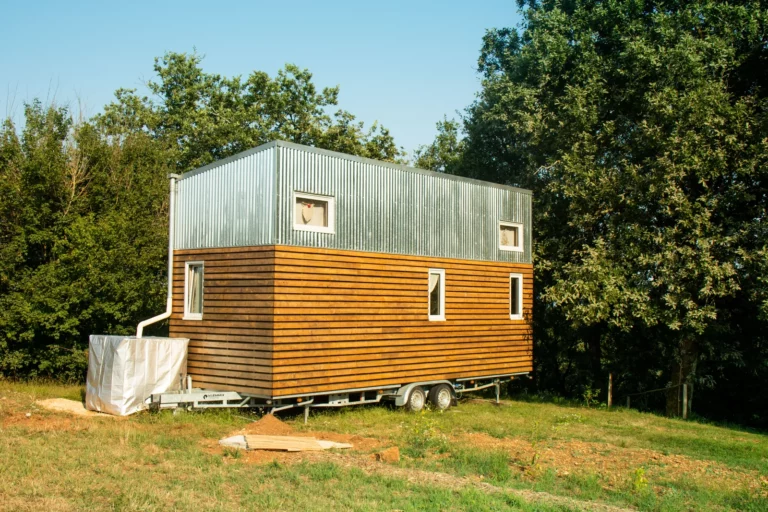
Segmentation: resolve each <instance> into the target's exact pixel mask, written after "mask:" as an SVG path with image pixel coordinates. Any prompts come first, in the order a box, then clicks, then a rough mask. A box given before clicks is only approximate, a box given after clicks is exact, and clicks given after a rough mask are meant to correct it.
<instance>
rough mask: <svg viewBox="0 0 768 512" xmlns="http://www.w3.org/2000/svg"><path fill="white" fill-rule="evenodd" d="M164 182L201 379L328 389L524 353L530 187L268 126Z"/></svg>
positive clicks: (179, 302)
mask: <svg viewBox="0 0 768 512" xmlns="http://www.w3.org/2000/svg"><path fill="white" fill-rule="evenodd" d="M172 186H175V187H176V189H175V194H176V201H175V205H174V206H173V208H174V211H173V218H174V220H173V226H172V228H173V229H172V232H173V236H172V240H171V242H172V248H173V250H172V254H173V256H172V258H173V259H172V265H173V279H172V284H173V289H172V292H173V295H172V296H173V300H172V310H171V316H170V335H171V336H172V337H180V338H188V339H189V340H190V341H189V349H188V360H187V365H188V366H187V371H188V373H189V375H191V376H192V378H193V379H194V382H195V383H196V384H197V385H198V386H200V387H202V388H204V389H211V390H221V391H236V392H239V393H241V394H243V395H246V396H254V397H261V398H264V399H267V400H269V401H276V402H275V403H279V402H280V401H281V400H285V401H289V400H290V399H298V400H302V399H304V400H309V399H312V400H314V401H315V403H323V402H325V403H330V404H333V403H335V402H334V401H336V400H338V401H340V403H341V402H343V400H344V399H342V398H340V397H348V396H349V394H350V393H352V394H353V395H354V396H357V394H359V395H360V397H361V399H365V397H366V393H374V394H376V393H378V394H382V393H385V391H386V390H393V389H401V388H403V386H406V385H414V386H415V387H418V388H420V389H421V390H422V398H423V397H424V396H426V395H425V393H426V392H428V391H429V390H430V387H434V386H436V385H437V384H436V383H448V384H450V387H451V392H452V393H453V392H455V390H461V389H469V388H470V386H469V383H472V385H476V384H475V383H476V382H478V383H479V382H481V381H488V382H490V381H491V380H493V381H494V382H498V380H499V379H503V378H508V377H511V376H516V375H524V374H527V373H528V372H530V371H531V370H532V338H531V324H530V322H531V313H532V295H533V266H532V262H531V193H530V192H529V191H526V190H522V189H518V188H514V187H508V186H503V185H497V184H492V183H486V182H482V181H477V180H472V179H467V178H461V177H457V176H451V175H446V174H442V173H436V172H431V171H425V170H420V169H414V168H410V167H406V166H402V165H397V164H392V163H386V162H379V161H375V160H369V159H365V158H359V157H355V156H350V155H345V154H341V153H336V152H331V151H325V150H321V149H316V148H311V147H307V146H301V145H297V144H293V143H287V142H281V141H275V142H271V143H268V144H265V145H263V146H259V147H257V148H254V149H251V150H249V151H245V152H243V153H240V154H237V155H234V156H232V157H230V158H226V159H224V160H221V161H218V162H214V163H212V164H210V165H208V166H205V167H202V168H199V169H196V170H194V171H190V172H188V173H186V174H184V175H183V176H181V177H180V178H179V179H178V180H176V181H175V184H174V185H172ZM462 383H464V384H462ZM358 392H359V393H358ZM416 408H418V404H416Z"/></svg>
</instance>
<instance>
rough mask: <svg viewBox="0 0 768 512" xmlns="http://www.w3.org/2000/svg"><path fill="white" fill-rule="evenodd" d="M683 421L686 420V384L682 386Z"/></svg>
mask: <svg viewBox="0 0 768 512" xmlns="http://www.w3.org/2000/svg"><path fill="white" fill-rule="evenodd" d="M683 419H684V420H686V419H688V384H683Z"/></svg>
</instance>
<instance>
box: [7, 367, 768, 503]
mask: <svg viewBox="0 0 768 512" xmlns="http://www.w3.org/2000/svg"><path fill="white" fill-rule="evenodd" d="M81 396H82V387H81V386H60V385H55V384H49V383H28V384H21V383H8V382H3V381H0V425H1V426H0V461H2V469H0V475H2V477H1V478H0V510H46V512H56V511H59V510H86V509H87V510H131V511H132V510H136V511H138V510H271V509H275V510H329V509H330V510H544V511H546V510H568V509H569V508H568V507H569V505H568V504H567V502H566V503H565V504H564V502H562V501H558V500H557V499H549V498H547V497H546V496H544V497H534V498H535V499H534V498H531V496H530V495H528V494H522V495H521V494H520V493H521V491H526V492H529V491H539V492H545V493H549V494H551V495H560V496H563V497H568V498H574V499H576V500H581V501H585V502H591V501H599V502H605V503H609V504H613V505H617V506H623V507H636V508H638V509H640V510H671V511H675V510H681V511H682V510H754V511H757V510H768V479H766V477H765V475H768V436H766V435H764V434H761V433H755V432H748V431H745V430H741V429H735V428H725V427H722V426H717V425H712V424H706V423H697V422H684V421H681V420H670V419H666V418H662V417H658V416H655V415H652V414H643V413H638V412H635V411H626V410H622V409H617V410H612V411H605V410H598V409H586V408H582V407H574V406H571V405H562V404H552V403H532V402H519V401H507V402H505V404H504V405H503V406H501V407H497V406H495V405H492V404H490V403H476V402H465V403H462V404H460V406H459V407H456V408H452V409H450V410H449V411H447V412H444V413H436V412H425V413H423V414H408V413H406V412H404V411H402V410H399V409H392V408H387V407H382V406H376V407H359V408H347V409H339V410H330V411H322V412H315V411H313V413H312V415H311V417H310V422H309V425H307V426H306V427H305V426H304V425H303V424H302V418H301V416H283V417H282V419H283V420H284V421H287V422H289V423H291V425H292V426H293V427H294V428H295V429H298V430H302V429H306V430H314V431H332V432H340V433H348V434H356V435H360V436H363V437H373V438H376V439H378V440H380V441H381V442H382V446H388V445H396V446H398V447H399V448H400V451H401V453H402V455H403V457H402V459H401V461H400V462H399V463H397V464H395V465H391V466H388V465H386V464H383V463H380V464H379V465H378V466H376V468H382V470H381V471H380V470H379V469H375V468H374V470H373V472H371V471H369V470H368V469H369V468H367V467H366V471H363V470H362V469H360V468H359V467H356V462H355V461H357V460H361V461H362V460H365V455H366V454H364V453H354V452H353V453H344V454H343V455H339V456H336V458H333V457H327V458H326V459H327V460H325V459H324V458H323V457H318V458H313V459H309V460H304V461H303V462H294V463H258V464H257V463H254V462H253V461H252V459H250V458H249V456H248V454H244V453H243V452H241V451H239V450H232V449H228V450H223V449H220V448H219V447H218V446H217V444H216V442H217V440H218V439H220V438H222V437H224V436H226V435H228V434H229V433H230V432H232V431H234V430H237V429H239V428H241V427H242V426H244V425H245V424H247V423H248V422H249V421H253V420H254V419H257V418H258V416H257V415H255V414H253V413H249V412H247V411H241V410H218V411H216V410H210V411H206V412H202V413H183V414H177V415H174V414H172V413H171V412H169V411H164V412H162V413H158V414H149V413H141V414H138V415H135V416H132V417H130V418H127V419H111V418H87V419H82V418H75V417H70V416H67V415H65V414H59V413H52V412H47V411H43V410H40V409H39V408H37V407H36V406H35V404H34V402H35V400H39V399H43V398H50V397H65V398H70V399H75V400H79V399H80V397H81ZM26 413H30V414H31V415H32V417H31V418H26V417H25V414H26ZM473 435H474V436H475V437H471V436H473ZM468 436H469V437H468ZM553 454H554V455H553ZM627 454H629V456H628V455H627ZM551 455H553V456H554V457H555V460H554V462H553V461H552V460H549V458H548V457H550V456H551ZM338 457H342V458H341V459H339V458H338ZM356 457H357V458H356ZM294 460H296V461H298V460H299V459H294ZM340 461H351V462H349V463H344V464H340ZM286 462H290V461H286ZM677 465H682V466H681V468H682V469H680V468H678V467H677ZM705 467H706V468H708V469H706V470H704V469H702V468H705ZM387 468H391V471H383V469H387ZM437 473H439V474H447V475H452V477H448V478H444V479H443V480H440V479H437V480H435V481H434V482H433V481H432V479H424V478H422V476H423V475H428V474H437ZM411 474H412V475H415V476H414V477H413V478H407V476H409V475H411ZM450 478H453V480H451V479H450ZM472 482H485V483H487V484H491V485H492V486H494V487H495V488H496V489H497V492H487V491H488V489H487V488H483V487H478V486H477V485H475V484H474V483H472ZM529 498H531V499H529ZM532 500H533V501H532ZM574 503H576V502H574Z"/></svg>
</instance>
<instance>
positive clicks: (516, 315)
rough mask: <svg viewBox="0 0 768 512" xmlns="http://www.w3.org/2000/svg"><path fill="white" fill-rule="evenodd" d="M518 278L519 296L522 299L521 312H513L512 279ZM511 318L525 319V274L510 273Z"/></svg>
mask: <svg viewBox="0 0 768 512" xmlns="http://www.w3.org/2000/svg"><path fill="white" fill-rule="evenodd" d="M514 278H517V296H518V298H519V300H520V313H517V314H512V279H514ZM508 309H509V319H510V320H522V319H523V274H514V273H513V274H509V308H508Z"/></svg>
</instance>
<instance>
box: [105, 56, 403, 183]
mask: <svg viewBox="0 0 768 512" xmlns="http://www.w3.org/2000/svg"><path fill="white" fill-rule="evenodd" d="M201 62H202V57H201V56H200V55H198V54H196V53H194V54H191V55H190V54H185V53H167V54H165V56H163V57H162V58H158V59H155V67H154V69H155V72H156V73H157V76H158V81H150V82H148V83H147V88H148V89H149V92H150V94H151V96H150V97H146V96H144V97H141V96H139V95H137V93H136V91H135V90H129V89H119V90H118V91H117V92H116V93H115V94H116V99H117V101H116V102H115V103H112V104H110V105H107V106H106V107H105V109H104V113H103V114H102V115H100V116H99V118H98V122H99V125H100V126H102V127H103V128H104V129H105V130H106V131H107V133H109V134H111V135H113V136H122V135H125V134H129V133H147V134H149V135H150V136H151V137H152V138H153V139H155V140H159V141H162V142H163V144H164V146H165V147H166V148H167V150H168V151H170V152H172V153H173V154H174V155H175V159H176V162H177V163H176V166H177V169H178V170H179V171H181V172H183V171H187V170H190V169H193V168H195V167H199V166H202V165H205V164H208V163H210V162H212V161H214V160H219V159H221V158H225V157H227V156H230V155H232V154H235V153H238V152H240V151H244V150H246V149H250V148H252V147H255V146H258V145H260V144H263V143H266V142H269V141H271V140H275V139H281V140H287V141H291V142H296V143H299V144H307V145H310V146H316V147H321V148H324V149H330V150H336V151H343V152H346V153H351V154H354V155H359V156H364V157H369V158H377V159H380V160H387V161H399V160H400V159H401V157H402V156H403V154H404V153H403V151H402V150H401V149H399V148H398V147H397V146H396V145H395V143H394V140H393V138H392V136H391V135H390V133H389V131H388V130H387V129H385V128H383V127H381V126H380V125H378V124H376V123H374V125H373V126H372V127H371V129H370V130H368V131H365V129H364V125H363V123H362V122H356V121H355V117H354V116H353V115H352V114H350V113H349V112H347V111H344V110H338V111H336V112H335V113H334V114H333V115H329V114H328V113H327V110H328V109H329V108H331V107H334V106H336V105H337V104H338V96H339V87H338V86H337V87H326V88H324V89H322V90H320V91H319V90H318V89H317V87H316V86H315V84H314V83H313V82H312V73H310V72H309V71H308V70H306V69H300V68H298V67H297V66H295V65H292V64H287V65H286V66H285V68H284V69H282V70H280V71H278V73H277V76H276V77H275V78H270V77H269V75H267V73H264V72H262V71H254V72H253V73H251V74H250V75H249V76H248V77H247V78H246V79H243V78H242V77H240V76H236V77H232V78H227V77H222V76H220V75H215V74H209V73H206V72H204V71H203V69H202V68H201Z"/></svg>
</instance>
